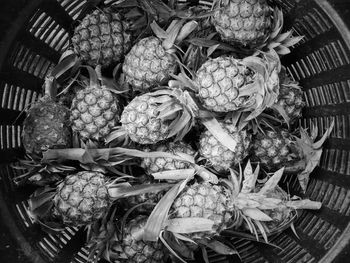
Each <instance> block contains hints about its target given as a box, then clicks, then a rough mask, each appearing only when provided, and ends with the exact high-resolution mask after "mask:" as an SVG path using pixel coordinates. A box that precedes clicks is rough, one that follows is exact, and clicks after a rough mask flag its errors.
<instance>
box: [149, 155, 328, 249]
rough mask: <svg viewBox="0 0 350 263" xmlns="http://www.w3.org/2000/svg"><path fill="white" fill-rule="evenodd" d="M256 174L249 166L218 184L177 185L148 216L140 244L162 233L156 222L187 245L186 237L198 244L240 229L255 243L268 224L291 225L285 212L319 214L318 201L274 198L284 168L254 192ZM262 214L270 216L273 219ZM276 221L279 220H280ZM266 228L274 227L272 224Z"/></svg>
mask: <svg viewBox="0 0 350 263" xmlns="http://www.w3.org/2000/svg"><path fill="white" fill-rule="evenodd" d="M259 171H260V169H259V167H257V168H256V169H255V171H253V168H252V166H251V163H250V161H248V164H247V166H246V167H245V169H244V171H242V170H241V169H240V172H241V174H240V176H238V175H237V174H236V173H235V172H234V171H232V173H231V176H230V180H226V179H222V180H221V181H219V182H218V183H217V184H214V183H211V182H207V181H202V182H198V181H197V182H194V183H192V184H191V183H190V184H187V185H183V184H181V185H179V186H177V188H174V189H173V191H174V192H178V194H177V195H175V196H174V197H173V199H170V198H169V196H167V198H164V199H162V200H161V201H160V203H159V207H157V209H156V210H155V211H153V212H152V214H151V215H150V217H149V219H148V221H147V225H146V227H145V230H144V234H143V238H144V240H157V234H159V233H160V232H161V231H162V228H157V227H156V226H155V224H154V222H153V220H155V219H156V218H157V219H158V220H160V222H167V223H166V224H165V225H164V229H166V230H167V231H169V232H171V233H174V234H175V233H176V234H177V235H180V236H181V235H182V236H183V235H186V238H187V240H188V238H190V239H192V241H195V242H198V243H199V244H203V245H206V244H208V243H210V241H211V239H212V238H213V237H214V236H215V235H219V234H220V232H221V231H222V230H225V229H228V228H233V229H236V230H239V229H240V228H242V227H244V226H248V229H249V231H250V232H251V233H252V234H254V235H256V237H257V238H258V231H259V232H260V233H262V235H263V237H264V239H265V241H266V242H268V240H267V233H269V232H268V231H269V228H268V227H267V226H266V223H267V222H274V223H276V224H277V225H278V228H281V227H284V226H282V225H281V224H286V225H287V226H288V225H290V224H291V221H290V220H289V221H288V220H285V217H284V212H285V214H286V215H287V214H288V213H290V211H292V210H298V209H320V207H321V205H322V204H321V203H320V202H314V201H310V200H307V199H306V200H296V201H293V200H287V199H286V198H285V196H284V195H281V194H280V193H279V188H278V186H277V184H278V182H279V181H280V179H281V177H282V175H283V172H284V170H283V169H280V170H279V171H277V172H276V173H274V174H273V175H272V176H271V177H270V178H269V179H268V180H267V181H266V183H264V184H263V185H260V186H258V188H257V185H256V183H257V178H258V175H259ZM169 202H170V203H171V207H170V210H169V213H168V214H167V215H160V214H158V212H159V213H162V212H163V210H164V209H166V208H168V207H169ZM266 211H268V213H270V212H271V213H270V214H271V215H272V216H273V217H270V216H269V215H268V214H267V212H266ZM279 211H283V215H282V216H281V214H280V215H279V216H277V214H278V213H279ZM274 213H275V214H276V216H274ZM288 217H289V215H288ZM279 218H281V220H282V221H279ZM163 220H164V221H163ZM270 227H272V228H273V226H272V225H271V226H270ZM273 230H274V229H273ZM271 232H272V230H271ZM180 239H183V238H180ZM215 242H216V245H217V246H219V245H220V242H219V241H218V240H215ZM209 247H210V246H209Z"/></svg>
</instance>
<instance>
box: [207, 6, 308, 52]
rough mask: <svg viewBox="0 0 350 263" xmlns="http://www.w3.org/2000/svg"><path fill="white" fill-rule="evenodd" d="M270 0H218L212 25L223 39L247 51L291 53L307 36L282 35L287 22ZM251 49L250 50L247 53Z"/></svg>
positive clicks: (291, 33)
mask: <svg viewBox="0 0 350 263" xmlns="http://www.w3.org/2000/svg"><path fill="white" fill-rule="evenodd" d="M268 2H269V1H268V0H238V1H237V0H216V1H214V6H213V7H214V9H215V10H216V11H214V15H213V17H212V20H211V22H212V24H213V25H214V26H215V29H216V31H217V32H218V33H219V34H220V36H221V39H222V40H223V41H225V42H228V43H231V44H233V45H237V44H238V45H240V46H242V47H243V48H244V49H245V50H246V51H247V52H249V51H252V52H253V51H254V50H263V51H266V50H274V51H276V52H277V53H278V54H279V55H285V54H288V53H290V52H291V51H290V47H292V46H294V45H295V44H297V43H298V42H299V41H300V40H301V39H302V38H303V37H302V36H293V31H292V30H290V31H287V32H284V33H282V29H283V25H284V19H283V12H282V10H280V9H279V8H277V7H276V8H274V9H273V8H272V6H270V5H269V3H268ZM247 49H248V50H247Z"/></svg>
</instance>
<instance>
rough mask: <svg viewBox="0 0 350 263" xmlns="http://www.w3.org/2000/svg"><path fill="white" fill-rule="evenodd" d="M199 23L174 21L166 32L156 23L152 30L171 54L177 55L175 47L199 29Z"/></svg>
mask: <svg viewBox="0 0 350 263" xmlns="http://www.w3.org/2000/svg"><path fill="white" fill-rule="evenodd" d="M197 24H198V23H197V22H196V21H194V20H192V21H189V22H186V23H185V19H181V20H179V19H175V20H173V21H172V22H171V23H170V25H169V26H168V28H167V29H166V30H164V29H162V28H161V27H160V26H159V25H158V24H157V23H156V22H155V21H153V22H152V24H151V28H152V30H153V32H154V34H155V35H156V36H157V37H158V38H159V39H162V40H163V42H162V45H163V47H164V49H165V50H167V52H169V53H175V51H176V50H175V49H174V47H175V45H177V44H179V43H181V42H182V41H183V40H184V39H185V38H186V37H187V36H188V35H189V34H191V32H192V31H193V30H194V29H195V28H196V27H197Z"/></svg>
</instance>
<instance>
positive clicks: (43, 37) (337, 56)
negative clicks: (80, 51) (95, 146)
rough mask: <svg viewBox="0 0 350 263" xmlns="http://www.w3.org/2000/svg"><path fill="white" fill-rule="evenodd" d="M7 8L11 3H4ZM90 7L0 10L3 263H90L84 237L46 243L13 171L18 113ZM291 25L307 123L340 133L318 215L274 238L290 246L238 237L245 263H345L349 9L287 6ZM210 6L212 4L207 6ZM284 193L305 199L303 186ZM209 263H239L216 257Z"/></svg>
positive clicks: (42, 3)
mask: <svg viewBox="0 0 350 263" xmlns="http://www.w3.org/2000/svg"><path fill="white" fill-rule="evenodd" d="M4 2H5V1H4ZM85 2H86V1H84V0H31V1H30V0H16V1H6V4H4V3H3V4H2V5H1V8H0V33H1V37H0V38H1V44H0V47H1V49H0V175H1V177H0V178H1V181H0V215H1V222H0V230H1V236H0V239H1V241H0V244H2V247H1V249H0V255H1V256H0V259H1V258H3V260H2V261H1V262H28V263H43V262H56V263H60V262H62V263H63V262H74V263H78V262H79V263H83V262H86V258H87V251H86V249H84V237H85V233H84V230H83V229H77V228H66V230H65V231H64V232H62V233H61V234H59V235H48V234H46V233H44V232H43V231H41V229H40V227H38V226H37V225H36V224H34V223H33V222H32V221H31V219H30V217H29V215H28V204H27V201H26V200H27V198H28V196H29V195H30V194H31V193H32V191H33V189H32V188H31V187H22V188H18V187H16V186H15V185H14V184H13V181H12V178H13V177H14V176H16V175H19V171H16V170H14V169H12V168H11V166H10V164H11V163H12V162H13V161H14V160H15V159H16V158H17V157H20V156H22V155H23V150H22V148H21V138H20V135H21V123H22V121H23V118H24V115H23V114H22V115H21V114H20V113H21V111H22V110H23V109H24V108H26V107H27V105H28V104H29V103H31V102H33V101H35V100H37V99H38V97H40V91H41V87H42V84H43V78H44V76H45V75H46V73H47V72H48V70H49V69H50V68H51V67H52V66H53V65H55V63H57V61H58V59H59V56H60V50H62V48H63V47H64V46H65V45H66V44H67V43H68V40H69V37H68V33H67V32H68V31H69V30H70V28H71V24H72V22H73V21H74V20H75V19H76V18H77V17H78V15H79V13H80V11H81V9H82V6H83V5H84V3H85ZM279 2H280V5H281V7H282V8H283V11H284V14H285V17H286V27H287V28H293V29H294V30H295V31H296V33H297V34H299V35H304V36H305V38H304V39H303V40H302V42H301V43H300V44H298V45H297V47H295V48H294V49H293V50H292V53H291V54H289V55H286V56H285V57H283V61H282V62H283V64H284V65H286V66H287V69H288V71H289V72H290V73H291V75H292V76H293V77H294V78H295V79H296V80H298V81H300V83H301V86H302V87H303V88H304V90H305V99H306V103H307V107H306V109H305V110H304V112H303V119H302V120H301V125H302V126H303V127H306V128H309V127H311V125H312V124H315V125H317V127H318V129H319V134H322V133H324V131H325V129H326V127H328V126H329V124H330V122H331V120H332V119H334V120H335V128H334V130H333V132H332V134H331V138H330V139H329V140H328V141H327V143H326V145H325V147H324V152H323V155H322V160H321V164H320V166H319V167H317V168H316V170H315V171H314V173H313V174H312V176H311V181H310V184H309V187H308V190H307V193H306V196H308V197H309V198H311V199H313V200H317V201H321V202H322V203H323V207H322V209H321V210H320V211H304V212H303V213H302V215H301V216H300V217H299V218H298V219H297V221H296V223H295V225H296V231H297V233H298V236H299V238H298V237H296V236H295V235H294V234H293V232H292V231H291V230H287V231H285V232H283V233H280V234H278V235H275V236H273V237H271V241H272V242H273V243H275V244H277V245H278V246H280V247H281V248H282V250H281V249H278V248H274V247H270V246H267V245H263V244H259V243H256V242H251V241H244V240H243V241H242V240H239V239H233V240H232V242H234V243H235V246H236V247H237V248H238V250H239V252H240V255H241V258H242V261H243V262H256V263H258V262H324V263H328V262H347V260H346V258H347V256H348V255H347V252H349V253H350V246H349V240H350V224H349V223H350V220H349V219H350V126H349V122H350V29H349V27H348V26H350V1H348V0H334V1H326V0H315V1H311V0H303V1H301V0H280V1H279ZM199 4H202V5H210V1H199ZM283 184H284V185H285V186H289V187H290V189H292V194H299V195H300V187H299V185H298V183H297V181H296V179H295V177H294V178H292V177H287V178H285V180H284V181H283ZM209 257H210V262H212V263H214V262H218V263H219V262H220V263H225V262H233V261H234V260H233V259H228V258H226V257H224V256H219V255H216V254H215V253H211V254H210V255H209Z"/></svg>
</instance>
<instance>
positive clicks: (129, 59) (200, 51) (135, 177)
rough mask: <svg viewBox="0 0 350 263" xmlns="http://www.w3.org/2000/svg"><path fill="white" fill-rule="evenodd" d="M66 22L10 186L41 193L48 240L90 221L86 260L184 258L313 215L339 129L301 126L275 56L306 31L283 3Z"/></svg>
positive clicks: (129, 7) (95, 4)
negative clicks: (311, 190) (316, 185)
mask: <svg viewBox="0 0 350 263" xmlns="http://www.w3.org/2000/svg"><path fill="white" fill-rule="evenodd" d="M106 2H108V4H106ZM72 27H73V28H74V30H73V32H71V41H70V45H69V46H68V47H67V49H66V50H64V52H63V53H62V57H61V59H60V61H59V63H58V64H57V65H56V66H55V67H54V68H53V69H52V70H51V71H50V73H49V74H48V75H47V77H46V80H45V85H44V95H43V97H42V98H41V99H39V101H37V102H36V103H35V104H33V105H31V106H30V108H29V109H28V110H27V116H26V119H25V121H24V124H23V134H22V139H23V146H24V148H25V151H26V156H25V158H24V159H23V160H19V165H18V168H20V169H26V172H25V173H24V174H23V175H21V176H19V177H17V178H16V183H17V184H34V185H37V189H36V190H35V192H34V193H33V194H32V196H31V198H30V200H29V206H30V207H29V208H30V212H31V215H32V217H33V219H34V220H35V221H36V222H37V223H39V224H40V225H41V226H42V228H43V229H44V230H45V231H49V232H57V231H61V230H62V229H64V228H65V227H67V226H74V227H87V229H88V232H87V239H86V242H87V247H88V248H89V251H90V255H89V260H91V261H98V260H99V258H105V259H106V260H108V261H110V262H187V261H190V260H192V259H193V258H194V254H195V251H196V250H202V251H203V257H206V255H207V254H206V252H205V249H206V248H210V249H212V250H214V251H216V252H217V253H223V254H226V255H231V254H236V253H237V251H236V250H235V248H234V246H233V244H231V243H230V238H232V237H240V238H253V239H257V240H258V241H260V242H265V243H267V244H269V236H271V235H273V234H276V233H279V232H281V231H283V230H284V229H286V228H288V227H292V229H294V228H293V221H294V219H295V218H296V217H297V216H298V212H299V211H300V210H302V209H319V208H320V207H321V203H319V202H315V201H311V200H308V199H307V198H306V196H304V193H305V190H306V188H307V184H308V181H309V175H310V173H311V172H312V171H313V170H314V168H315V167H316V166H317V165H318V163H319V161H320V158H321V154H322V144H323V143H324V141H325V140H326V139H327V137H328V136H329V135H330V133H331V130H332V128H333V123H332V124H331V125H330V127H329V129H328V130H327V131H325V132H324V134H323V135H322V136H321V138H319V140H317V141H316V138H317V137H318V131H317V130H316V129H312V130H311V131H306V130H304V129H303V128H302V127H299V121H298V120H299V119H300V118H301V117H302V108H303V106H304V104H305V103H304V101H303V97H304V95H303V88H302V87H300V86H299V83H298V82H296V81H294V80H293V78H292V76H291V75H290V74H289V73H288V71H287V69H286V68H285V67H284V66H283V65H281V60H280V57H281V56H283V55H285V54H287V53H289V52H290V49H291V48H292V47H293V46H294V45H295V44H297V43H298V42H299V41H300V40H301V39H302V36H295V35H293V33H294V32H293V31H285V30H284V28H283V13H282V11H281V10H280V8H279V7H278V6H277V4H276V3H273V1H267V0H216V1H214V2H213V4H212V6H208V7H206V6H196V5H195V6H191V5H188V4H183V3H182V4H181V3H176V1H169V2H162V1H161V0H154V1H150V0H141V1H129V0H128V1H127V0H125V1H105V2H103V1H87V4H86V8H84V9H83V12H82V13H81V15H80V17H79V18H78V19H77V22H76V24H74V25H72ZM285 176H293V177H295V178H296V179H297V180H298V181H299V183H300V188H299V189H294V190H296V191H297V192H298V193H299V195H300V196H301V197H303V198H304V199H303V198H300V197H297V196H290V195H289V194H288V193H287V192H289V191H288V190H289V189H283V188H282V185H279V182H280V180H281V178H283V177H285ZM203 260H204V261H203V262H208V260H207V259H205V258H204V259H203Z"/></svg>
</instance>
